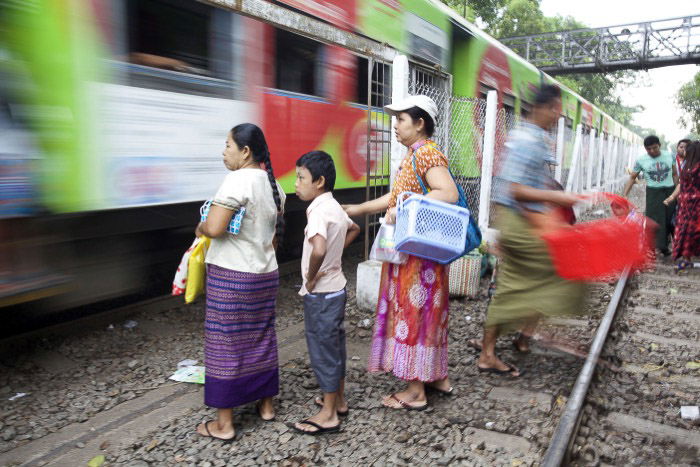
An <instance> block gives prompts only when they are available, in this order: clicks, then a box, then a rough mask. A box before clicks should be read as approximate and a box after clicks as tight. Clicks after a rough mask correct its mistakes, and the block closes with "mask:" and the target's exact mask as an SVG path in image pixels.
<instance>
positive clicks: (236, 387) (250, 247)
mask: <svg viewBox="0 0 700 467" xmlns="http://www.w3.org/2000/svg"><path fill="white" fill-rule="evenodd" d="M223 156H224V160H223V162H224V165H225V166H226V168H227V169H229V170H230V171H231V172H230V173H229V174H228V175H226V178H225V179H224V182H223V183H222V184H221V186H220V187H219V191H217V193H216V196H214V199H213V201H212V205H211V208H210V210H209V214H208V216H207V219H206V221H205V222H202V223H200V224H199V225H198V226H197V230H196V235H198V236H199V235H206V236H207V237H210V238H211V239H212V242H211V246H210V248H209V251H208V252H207V257H206V263H207V288H206V290H207V292H206V321H205V328H204V341H205V344H204V364H205V367H206V374H205V382H204V403H205V404H206V405H208V406H210V407H215V408H217V409H218V411H217V412H218V413H217V418H216V419H215V420H209V421H204V422H202V423H200V424H199V425H198V426H197V433H199V434H200V435H202V436H208V437H212V438H216V439H220V440H222V441H225V442H231V441H233V438H234V437H235V429H234V426H233V407H236V406H239V405H243V404H247V403H249V402H253V401H256V407H257V411H258V414H259V415H260V417H261V418H262V419H263V420H266V421H269V420H272V419H274V417H275V411H274V406H273V404H272V397H273V396H275V395H277V393H278V392H279V370H278V365H277V338H276V336H275V301H276V297H277V288H278V286H279V274H278V271H277V260H276V258H275V248H274V246H273V244H274V243H276V241H278V240H279V239H280V238H281V236H282V229H283V220H282V219H283V217H282V215H283V210H284V201H285V195H284V192H283V191H282V188H281V187H280V186H279V185H278V184H277V182H276V181H275V176H274V173H273V171H272V163H271V162H270V152H269V150H268V148H267V142H266V141H265V136H264V135H263V132H262V130H260V128H258V127H257V126H255V125H253V124H251V123H244V124H241V125H237V126H235V127H234V128H233V129H232V130H231V131H230V132H229V134H228V137H227V139H226V149H225V150H224V152H223ZM242 207H245V209H246V212H245V215H244V216H243V221H242V223H241V227H240V231H239V233H238V234H237V235H232V234H230V233H228V232H227V231H226V228H227V226H228V225H229V222H230V221H231V218H232V216H233V214H234V213H235V212H236V211H237V210H239V209H240V208H242ZM275 239H276V240H275Z"/></svg>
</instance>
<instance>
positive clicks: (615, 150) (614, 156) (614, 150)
mask: <svg viewBox="0 0 700 467" xmlns="http://www.w3.org/2000/svg"><path fill="white" fill-rule="evenodd" d="M619 142H620V140H619V139H618V138H617V137H615V138H614V139H613V145H612V163H611V164H610V173H609V174H608V183H607V189H608V190H612V189H613V186H615V173H616V172H617V156H618V153H619V147H620V145H619Z"/></svg>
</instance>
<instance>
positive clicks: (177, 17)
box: [126, 0, 235, 97]
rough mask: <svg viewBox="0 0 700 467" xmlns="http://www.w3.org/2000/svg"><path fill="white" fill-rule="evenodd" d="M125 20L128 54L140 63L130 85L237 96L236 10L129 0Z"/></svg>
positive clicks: (173, 0)
mask: <svg viewBox="0 0 700 467" xmlns="http://www.w3.org/2000/svg"><path fill="white" fill-rule="evenodd" d="M126 20H127V31H126V40H127V42H126V50H127V51H128V59H129V62H131V63H133V64H135V65H140V67H134V68H133V69H131V70H130V73H129V84H131V85H133V86H139V87H146V88H152V89H162V90H167V91H174V92H181V93H189V94H198V95H206V96H212V95H213V96H218V97H233V94H234V91H235V89H234V88H235V86H234V83H233V81H234V79H233V78H234V76H233V70H234V68H235V67H234V66H233V63H232V62H233V60H234V50H233V43H234V38H233V29H234V28H233V24H234V15H233V14H232V13H230V12H228V11H225V10H221V9H218V8H214V7H211V6H208V5H204V4H202V3H198V2H192V1H189V0H129V1H128V2H127V4H126ZM154 69H158V70H154ZM173 72H175V73H173ZM182 73H186V74H189V75H197V77H196V78H193V77H191V76H190V77H186V76H183V75H182Z"/></svg>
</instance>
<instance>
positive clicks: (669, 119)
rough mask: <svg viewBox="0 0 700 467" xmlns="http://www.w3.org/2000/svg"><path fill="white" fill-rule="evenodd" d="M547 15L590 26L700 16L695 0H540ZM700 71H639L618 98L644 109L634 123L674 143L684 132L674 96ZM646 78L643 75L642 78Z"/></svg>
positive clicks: (686, 68) (690, 67)
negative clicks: (654, 130) (630, 84)
mask: <svg viewBox="0 0 700 467" xmlns="http://www.w3.org/2000/svg"><path fill="white" fill-rule="evenodd" d="M541 9H542V12H543V13H544V14H545V15H546V16H554V15H561V16H573V17H574V18H576V19H577V20H579V21H581V22H582V23H585V24H587V25H588V26H591V27H600V26H613V25H618V24H627V23H635V22H643V21H651V20H658V19H667V18H675V17H678V16H693V15H700V2H698V1H696V0H664V1H663V2H659V1H658V0H586V1H584V2H578V1H572V0H542V1H541ZM697 72H700V67H698V66H696V65H677V66H670V67H664V68H656V69H653V70H649V71H648V72H644V71H643V72H640V79H639V80H638V82H637V84H635V85H633V86H630V87H629V88H626V89H624V90H622V91H621V92H620V93H619V95H620V97H621V98H622V100H623V102H624V103H625V104H626V105H638V104H641V105H643V106H644V107H645V110H644V111H642V112H639V113H637V114H635V115H634V118H633V122H634V123H635V124H637V125H640V126H643V127H645V128H655V129H656V130H657V131H659V133H662V134H664V135H665V136H666V138H667V139H668V140H669V141H677V140H679V139H681V138H683V137H684V136H686V134H687V133H689V129H688V128H683V127H682V126H681V125H680V124H679V123H678V118H679V117H680V116H681V115H682V112H681V111H680V109H679V108H678V107H677V106H676V104H675V100H674V95H675V93H676V92H677V91H678V89H679V88H680V87H681V85H682V84H683V83H686V82H688V81H690V80H691V79H692V78H693V76H694V75H695V73H697ZM645 75H646V76H645Z"/></svg>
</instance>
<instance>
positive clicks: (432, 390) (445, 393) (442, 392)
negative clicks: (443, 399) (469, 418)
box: [425, 384, 455, 397]
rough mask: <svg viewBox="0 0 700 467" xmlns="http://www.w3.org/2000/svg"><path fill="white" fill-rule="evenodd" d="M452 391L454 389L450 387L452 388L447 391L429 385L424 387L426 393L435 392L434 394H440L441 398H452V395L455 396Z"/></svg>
mask: <svg viewBox="0 0 700 467" xmlns="http://www.w3.org/2000/svg"><path fill="white" fill-rule="evenodd" d="M454 389H455V388H454V387H452V386H450V388H449V389H440V388H436V387H435V386H431V385H429V384H426V385H425V390H426V391H429V392H436V393H438V394H440V395H441V396H447V397H449V396H453V395H454V394H455V391H454Z"/></svg>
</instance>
